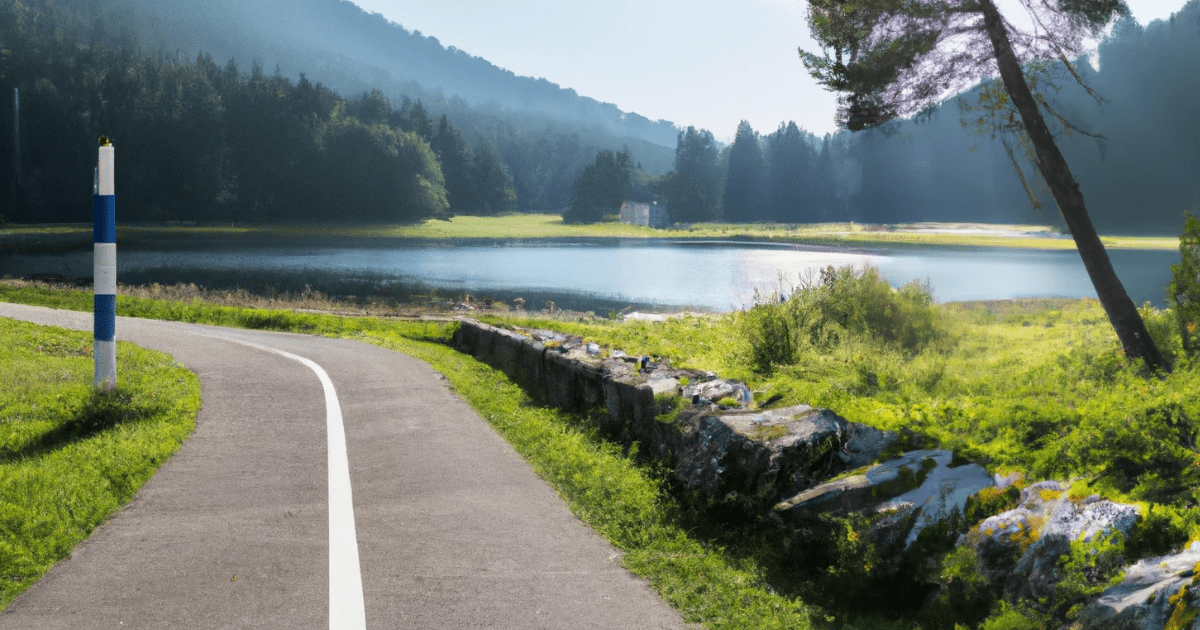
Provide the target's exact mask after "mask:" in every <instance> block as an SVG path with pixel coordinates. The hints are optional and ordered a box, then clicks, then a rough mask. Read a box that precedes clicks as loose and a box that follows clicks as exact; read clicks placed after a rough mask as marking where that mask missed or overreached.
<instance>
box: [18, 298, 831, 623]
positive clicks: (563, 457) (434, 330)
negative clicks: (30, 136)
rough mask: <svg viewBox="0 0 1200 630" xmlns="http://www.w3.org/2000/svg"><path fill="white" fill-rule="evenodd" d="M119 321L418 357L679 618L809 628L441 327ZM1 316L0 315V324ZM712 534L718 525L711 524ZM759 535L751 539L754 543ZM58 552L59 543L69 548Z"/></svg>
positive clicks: (85, 304) (262, 319)
mask: <svg viewBox="0 0 1200 630" xmlns="http://www.w3.org/2000/svg"><path fill="white" fill-rule="evenodd" d="M0 300H3V301H8V302H19V303H26V304H37V305H42V306H51V307H54V308H64V309H72V310H82V311H87V310H90V309H91V294H90V293H88V292H86V291H72V290H65V289H50V288H46V287H32V286H28V285H25V286H21V287H14V286H12V285H11V284H4V283H0ZM117 308H118V312H119V313H120V314H122V315H125V316H136V317H147V318H155V319H171V320H176V321H188V322H198V323H207V324H217V325H225V326H238V327H246V328H259V329H272V330H285V331H291V332H305V333H311V334H323V335H328V336H342V337H348V338H352V339H358V340H362V341H366V342H369V343H374V344H378V345H381V346H384V347H387V348H391V349H394V350H397V351H400V352H404V353H406V354H409V355H411V356H414V357H416V358H418V359H421V360H423V361H426V362H428V363H429V364H430V365H431V366H433V368H434V369H436V370H438V371H439V372H441V373H442V374H444V375H446V377H447V379H448V380H449V382H450V383H451V385H452V387H453V388H454V389H455V391H457V392H458V393H459V395H461V396H462V397H463V398H464V399H465V400H466V401H467V402H468V403H469V404H471V405H472V407H474V408H475V409H476V410H477V411H478V412H479V414H480V416H482V417H483V418H484V419H485V420H486V421H487V422H488V423H489V424H491V426H492V427H494V428H495V430H496V431H497V432H498V433H500V434H501V435H502V436H503V437H504V438H505V439H506V440H508V441H509V443H510V444H512V445H513V447H514V448H515V449H516V450H517V451H518V452H519V453H521V455H522V456H523V457H524V458H525V459H526V460H527V461H528V462H529V463H530V464H531V465H532V466H533V468H534V469H535V470H536V471H537V473H538V474H539V475H540V476H542V478H543V479H545V480H546V481H547V482H548V483H550V484H551V485H552V486H553V487H554V488H555V489H556V490H557V491H558V493H559V494H560V496H562V497H563V498H564V500H566V501H567V503H568V505H569V506H570V508H571V510H572V511H573V512H574V513H575V514H576V515H577V516H579V518H580V519H582V520H583V521H584V522H586V523H588V525H589V526H591V527H592V528H593V529H595V530H596V531H597V532H599V533H600V534H601V535H602V536H604V537H605V538H606V539H608V540H609V541H610V542H611V543H612V544H613V545H614V546H615V547H616V548H617V549H619V550H620V551H621V552H622V553H623V558H622V565H623V566H625V567H626V568H627V569H629V570H630V571H631V572H633V573H634V574H636V575H638V576H640V577H642V578H644V579H645V580H647V582H649V583H650V584H651V586H652V587H653V588H654V589H655V590H656V592H658V594H659V595H660V596H661V597H662V598H663V599H664V600H665V601H667V602H668V603H670V604H671V605H672V606H674V607H676V608H677V609H678V610H679V611H680V612H681V614H682V615H683V617H684V618H685V619H686V620H688V621H690V622H694V623H700V624H703V625H704V626H705V627H707V628H712V629H714V630H716V629H735V628H781V629H782V628H796V629H803V628H810V627H811V620H810V616H811V615H812V614H813V613H814V609H812V608H811V607H809V606H807V605H806V604H805V603H803V602H802V601H801V600H800V599H799V597H798V596H797V595H796V594H795V593H789V594H781V593H779V592H776V590H775V589H774V588H773V587H772V586H771V580H770V576H771V574H772V573H776V572H778V567H775V566H770V565H769V564H764V563H763V562H761V561H760V558H761V557H762V556H761V554H756V553H754V552H753V551H748V549H749V547H746V546H743V547H741V548H737V549H734V548H732V547H729V546H726V545H725V544H721V542H719V541H721V540H727V539H721V538H719V537H718V535H717V534H715V533H711V532H710V534H711V535H704V534H702V535H697V534H696V532H697V530H698V529H703V528H704V527H706V524H704V523H702V522H698V521H697V518H698V516H697V515H696V514H694V513H691V512H689V511H688V510H687V509H686V508H683V507H682V506H680V505H679V504H678V503H676V502H675V500H674V499H672V497H671V496H670V494H669V493H667V492H666V490H665V488H664V475H662V474H661V473H660V472H659V471H656V470H654V469H653V468H646V467H642V466H639V465H637V464H635V463H634V461H633V459H632V457H630V456H627V455H626V454H625V453H623V452H622V450H621V449H620V448H619V447H617V446H615V445H612V444H609V443H606V442H604V441H603V440H602V439H600V437H599V436H598V435H597V434H596V431H595V429H594V425H592V424H591V423H589V422H588V421H587V419H586V418H582V417H579V416H573V415H570V414H564V413H560V412H557V411H554V410H551V409H546V408H542V407H538V406H536V405H534V404H533V402H532V401H531V400H530V399H529V398H528V397H527V396H526V395H525V393H524V392H523V391H522V390H521V389H520V388H519V387H518V386H516V385H515V384H513V383H512V382H511V381H509V380H508V378H507V377H506V376H505V375H504V374H503V373H501V372H498V371H496V370H494V369H492V368H490V367H488V366H486V365H483V364H481V363H479V362H477V361H475V360H474V359H472V358H470V357H467V356H464V355H462V354H460V353H458V352H455V351H454V350H451V349H450V348H449V347H447V346H445V345H444V343H442V342H443V341H444V340H445V339H446V338H447V336H448V334H449V333H450V330H451V329H450V325H448V324H445V323H437V322H412V321H394V320H392V321H389V320H380V319H375V318H347V317H338V316H334V315H324V314H311V313H294V312H290V311H279V310H275V311H269V310H263V309H251V308H239V307H231V306H219V305H211V304H205V303H201V302H198V301H194V302H191V303H178V302H168V301H165V300H155V299H148V298H134V297H129V296H119V298H118V307H117ZM0 321H2V320H0ZM709 527H710V528H712V529H719V528H713V527H711V526H709ZM760 542H761V541H754V545H758V544H760ZM68 549H69V547H68Z"/></svg>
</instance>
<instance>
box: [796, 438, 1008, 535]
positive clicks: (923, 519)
mask: <svg viewBox="0 0 1200 630" xmlns="http://www.w3.org/2000/svg"><path fill="white" fill-rule="evenodd" d="M952 460H953V453H951V452H950V451H946V450H919V451H911V452H908V453H905V454H904V455H901V456H900V457H898V458H896V459H892V460H888V461H886V462H884V463H882V464H877V465H875V466H872V467H870V468H868V469H866V470H864V471H863V472H861V473H859V474H855V475H850V476H848V477H845V478H843V479H836V480H834V481H830V482H827V483H823V484H821V485H819V486H816V487H814V488H810V489H808V490H805V491H803V492H800V493H799V494H797V495H795V496H793V497H791V498H789V499H787V500H786V501H783V502H781V503H779V504H778V505H777V506H776V508H775V509H776V511H778V512H782V513H785V514H787V515H789V516H790V517H791V518H793V519H801V520H802V519H805V518H811V517H812V516H815V515H817V514H820V513H831V514H835V515H845V514H849V513H851V512H861V513H878V514H882V515H886V516H887V518H883V519H877V520H874V521H873V524H872V526H871V531H872V532H873V535H874V536H878V537H881V538H885V539H899V540H903V542H904V544H903V547H904V548H907V547H909V546H910V545H912V543H913V542H915V541H916V540H917V536H918V535H919V534H920V533H921V530H922V529H924V528H925V527H928V526H930V525H932V524H934V523H937V522H939V521H941V520H944V519H947V518H950V516H951V515H953V514H954V513H955V512H958V513H959V514H961V513H962V511H963V510H964V508H965V507H966V503H967V499H968V498H969V497H971V496H972V495H974V494H975V493H977V492H979V491H980V490H982V489H984V488H987V487H990V486H992V485H993V482H992V478H991V476H990V475H988V472H987V470H985V469H984V468H983V467H982V466H980V465H978V464H967V465H965V466H956V467H954V468H951V467H950V464H951V462H952ZM897 528H903V531H902V533H901V532H898V531H897ZM897 537H898V538H897Z"/></svg>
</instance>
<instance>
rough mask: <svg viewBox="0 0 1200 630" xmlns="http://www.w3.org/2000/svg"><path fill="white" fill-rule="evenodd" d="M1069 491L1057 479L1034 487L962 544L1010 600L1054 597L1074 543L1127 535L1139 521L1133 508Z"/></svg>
mask: <svg viewBox="0 0 1200 630" xmlns="http://www.w3.org/2000/svg"><path fill="white" fill-rule="evenodd" d="M1067 491H1068V486H1066V485H1064V484H1060V483H1059V482H1057V481H1040V482H1038V483H1034V484H1031V485H1029V486H1028V487H1026V488H1025V489H1023V490H1022V491H1021V500H1020V503H1019V504H1018V505H1017V507H1016V508H1014V509H1012V510H1009V511H1007V512H1003V513H1001V514H997V515H995V516H992V517H989V518H987V519H985V520H984V521H983V522H981V523H980V524H979V525H977V526H976V527H974V528H973V529H972V530H971V532H969V533H968V534H965V535H964V536H963V537H962V538H960V540H959V544H960V545H961V544H966V545H970V546H972V547H974V549H975V553H976V556H977V558H978V565H979V571H980V574H981V575H982V576H983V577H984V578H986V579H987V580H988V581H989V582H991V583H993V584H996V585H998V586H1000V587H1001V588H1003V590H1004V591H1005V592H1007V593H1009V594H1010V595H1011V596H1013V597H1017V598H1021V599H1029V600H1033V601H1037V600H1039V599H1049V598H1052V597H1053V596H1054V587H1055V585H1057V584H1058V583H1059V582H1060V581H1062V579H1063V574H1062V569H1061V567H1060V565H1059V559H1060V558H1061V557H1062V556H1063V555H1064V554H1066V553H1067V552H1068V551H1070V549H1071V543H1072V542H1085V543H1090V542H1096V541H1098V540H1100V539H1107V538H1109V537H1111V536H1112V535H1113V534H1114V533H1120V534H1121V535H1122V536H1128V535H1129V532H1130V531H1131V530H1132V529H1133V526H1134V524H1135V523H1136V522H1137V519H1138V511H1137V508H1136V507H1134V506H1132V505H1126V504H1122V503H1115V502H1113V501H1107V500H1102V499H1100V497H1098V496H1095V495H1093V496H1090V497H1087V498H1085V499H1082V500H1073V499H1071V498H1070V496H1069V495H1068V492H1067Z"/></svg>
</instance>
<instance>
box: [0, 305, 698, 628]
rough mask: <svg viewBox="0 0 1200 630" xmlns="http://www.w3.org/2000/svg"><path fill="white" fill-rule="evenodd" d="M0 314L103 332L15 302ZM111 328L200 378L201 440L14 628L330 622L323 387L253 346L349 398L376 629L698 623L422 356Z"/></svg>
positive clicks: (59, 569) (240, 335) (307, 340)
mask: <svg viewBox="0 0 1200 630" xmlns="http://www.w3.org/2000/svg"><path fill="white" fill-rule="evenodd" d="M0 316H4V317H12V318H15V319H23V320H27V321H33V322H37V323H43V324H52V325H57V326H63V327H68V328H75V329H83V330H90V329H91V323H92V320H91V314H89V313H75V312H68V311H55V310H51V309H45V308H40V307H31V306H23V305H14V304H7V303H0ZM117 336H118V339H122V340H127V341H133V342H135V343H137V344H139V345H141V346H143V347H147V348H152V349H155V350H162V351H164V352H168V353H170V354H172V355H173V356H174V357H175V359H176V360H177V361H180V362H182V363H183V364H184V365H186V366H187V367H188V368H189V369H191V370H192V371H194V372H196V373H197V375H198V376H199V377H200V382H201V387H202V393H201V396H202V400H203V406H202V408H201V411H200V414H199V416H198V418H197V428H196V432H195V434H193V436H192V437H191V438H190V439H189V440H188V441H187V442H186V443H185V444H184V445H183V447H182V448H181V449H180V451H179V452H178V453H177V454H176V455H175V457H173V458H172V459H171V460H170V461H168V462H167V463H166V464H164V465H163V467H162V468H161V469H160V470H159V472H158V473H157V474H156V475H155V476H154V477H153V478H151V480H150V481H149V482H147V484H146V485H145V486H144V487H143V488H142V490H141V491H140V492H139V494H138V496H137V497H136V498H135V499H134V500H133V502H132V503H130V505H129V506H128V507H127V508H126V509H124V510H123V511H121V512H120V513H118V514H117V515H116V516H114V517H113V518H112V519H111V520H110V521H109V522H108V523H107V525H106V526H104V527H103V528H98V529H97V530H96V531H95V532H94V533H93V535H92V536H91V537H90V538H89V539H88V540H87V541H86V542H84V543H82V544H81V545H80V546H79V547H78V548H77V549H76V550H75V551H74V552H73V553H72V556H71V558H69V559H67V560H64V561H63V562H61V563H59V564H58V565H57V566H55V567H54V568H53V569H52V570H51V571H50V572H49V573H48V574H47V575H46V577H45V578H44V579H43V580H42V581H41V582H39V583H38V584H36V585H35V586H33V587H32V588H31V589H29V590H28V591H27V592H26V593H24V594H22V595H21V596H20V597H19V598H18V599H17V600H16V601H15V602H14V603H13V604H12V605H11V606H10V607H9V609H8V610H7V611H5V612H4V613H3V614H0V630H8V629H14V630H15V629H18V628H20V629H27V628H38V629H41V628H46V629H57V628H64V629H65V628H72V629H75V628H177V627H179V628H329V627H331V620H330V617H329V610H330V605H329V601H330V595H329V592H330V588H329V587H330V584H329V575H330V573H329V562H330V560H329V545H330V541H329V526H328V522H329V509H330V508H329V505H330V503H329V501H328V482H327V479H328V476H327V471H328V466H327V463H326V462H327V455H328V449H327V447H326V422H327V415H326V399H325V396H324V393H323V390H322V385H321V383H320V381H319V380H318V378H317V376H316V375H315V374H314V372H313V371H312V370H311V369H310V368H309V367H306V366H305V365H303V364H301V363H299V362H297V361H296V360H293V359H291V358H288V357H286V356H282V355H280V354H277V353H275V352H270V351H267V350H265V349H263V348H256V347H252V346H249V345H246V343H247V342H248V343H251V344H257V345H260V346H266V347H267V348H271V349H274V350H282V351H284V352H287V353H292V354H295V355H298V356H300V357H305V358H308V359H310V360H311V361H313V362H315V363H316V364H318V365H319V366H320V367H321V368H323V369H324V371H325V372H327V373H328V375H329V377H330V379H331V381H332V384H333V385H334V387H335V388H336V390H337V398H338V400H339V402H340V408H341V412H342V417H343V419H344V424H345V435H346V449H347V457H348V460H349V470H350V479H351V485H352V489H353V511H354V522H355V525H356V527H355V530H356V534H357V546H358V550H359V558H360V566H361V576H362V592H363V599H364V602H365V610H366V627H367V628H372V629H375V628H481V627H488V628H684V627H688V626H687V625H686V624H683V623H682V622H681V621H680V619H679V617H678V614H677V613H676V612H675V611H673V610H671V609H670V608H669V607H667V606H666V605H665V604H663V603H662V602H661V600H659V599H658V598H657V597H656V596H655V595H654V594H653V593H652V592H651V591H650V590H649V588H648V587H647V586H646V585H645V583H643V582H641V581H640V580H638V579H636V578H634V577H633V576H631V575H630V574H629V573H628V572H626V571H625V570H624V569H622V568H620V567H619V566H618V564H617V562H616V555H617V554H616V551H615V550H614V549H613V548H612V547H611V546H610V545H608V544H607V543H606V542H605V541H604V540H603V539H601V538H600V537H599V536H597V535H596V534H595V533H594V532H592V531H591V530H590V529H589V528H587V527H586V526H584V525H583V524H582V523H580V522H579V521H578V520H577V519H576V518H575V517H574V516H573V515H571V514H570V512H569V511H568V510H567V508H566V506H565V505H564V504H563V502H562V501H561V499H559V498H558V497H557V496H556V495H555V493H554V492H553V491H552V490H551V489H550V488H549V487H548V486H547V485H546V484H545V483H544V482H543V481H542V480H541V479H539V478H538V477H537V476H536V475H535V474H534V473H533V471H532V470H531V469H530V467H529V466H528V464H526V463H525V462H524V461H523V460H522V459H521V458H520V457H519V456H518V455H517V454H516V453H515V452H514V451H513V450H512V448H511V447H510V446H509V445H508V444H507V443H505V442H504V441H503V440H502V439H501V438H499V437H498V436H497V435H496V434H495V433H494V432H493V431H492V430H491V429H490V428H489V427H488V426H487V424H486V423H485V422H483V420H482V419H480V418H479V417H478V415H477V414H475V412H474V411H473V410H472V409H470V407H468V406H467V405H466V404H465V403H464V402H463V401H461V400H460V399H458V398H457V397H456V396H454V395H453V394H452V393H451V392H450V391H449V390H448V389H447V387H446V385H445V382H444V380H443V379H442V377H441V376H440V375H439V374H437V373H436V372H434V371H433V370H432V369H431V368H430V367H429V366H428V365H426V364H424V363H422V362H420V361H417V360H415V359H413V358H411V357H408V356H405V355H402V354H399V353H396V352H392V351H390V350H386V349H383V348H379V347H377V346H373V345H370V344H365V343H361V342H354V341H349V340H344V339H327V338H323V337H312V336H305V335H292V334H284V333H268V332H260V331H247V330H237V329H227V328H219V327H213V326H202V325H195V324H182V323H177V322H160V321H153V320H139V319H129V318H119V320H118V323H117ZM119 376H120V374H119V366H118V378H119ZM235 577H236V579H235ZM337 626H338V621H337V620H333V621H332V627H337Z"/></svg>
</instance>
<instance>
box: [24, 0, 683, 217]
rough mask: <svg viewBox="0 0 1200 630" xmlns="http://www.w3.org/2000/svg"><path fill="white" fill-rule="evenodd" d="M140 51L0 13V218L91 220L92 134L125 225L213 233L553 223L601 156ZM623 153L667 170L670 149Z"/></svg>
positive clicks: (591, 139)
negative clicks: (194, 224)
mask: <svg viewBox="0 0 1200 630" xmlns="http://www.w3.org/2000/svg"><path fill="white" fill-rule="evenodd" d="M98 4H101V3H85V5H83V6H85V7H86V6H94V5H98ZM85 42H86V43H85ZM139 42H140V39H139V35H138V33H137V32H135V31H132V30H130V29H129V28H127V25H123V24H117V23H115V22H111V21H108V22H106V21H104V20H99V21H98V22H96V23H94V24H89V23H84V22H83V21H82V20H81V18H80V8H79V7H78V6H75V5H73V4H71V3H59V2H57V1H56V0H25V1H23V2H22V1H18V0H0V95H2V96H0V129H4V130H5V132H4V133H3V134H0V172H3V173H4V174H5V175H6V176H4V177H0V216H6V217H7V218H8V220H15V221H27V222H54V221H86V220H88V219H89V217H90V214H89V212H90V210H89V209H88V207H87V204H86V203H81V202H80V200H81V199H86V197H87V195H88V194H90V182H91V174H92V168H93V166H94V162H95V141H96V138H97V137H98V136H99V135H101V134H105V135H108V136H110V137H112V138H113V140H114V143H115V144H116V146H117V147H118V155H119V163H118V168H117V178H118V180H117V186H118V190H119V191H120V192H119V194H120V197H121V199H120V205H121V216H122V220H151V221H162V220H167V221H171V220H180V221H210V222H212V221H243V222H281V221H283V222H288V221H386V222H395V221H415V220H419V219H423V218H427V217H438V216H449V215H452V214H496V213H501V212H508V211H513V210H517V211H543V212H545V211H552V212H557V211H559V210H561V209H562V208H563V207H564V206H565V205H566V204H567V202H568V201H569V200H570V198H571V193H572V188H573V185H574V182H575V179H576V178H577V177H578V175H579V173H580V172H581V171H582V170H583V168H584V166H586V164H587V163H588V161H590V160H591V159H592V157H594V155H595V154H596V152H597V151H598V150H600V149H601V148H603V147H604V146H605V145H606V144H608V145H611V144H612V143H614V142H615V140H614V138H612V137H611V135H606V134H605V133H603V132H602V131H601V130H598V129H589V128H585V127H580V126H572V125H571V124H567V123H561V124H560V123H552V122H548V121H547V119H545V118H539V117H538V116H536V115H531V114H526V115H521V114H510V115H509V116H508V117H507V118H499V117H496V116H493V115H492V113H491V112H490V110H488V109H487V108H483V109H481V108H476V107H471V106H470V105H468V104H467V103H466V102H465V101H463V100H462V99H459V98H450V99H445V98H444V97H441V96H440V95H434V97H435V100H434V101H433V102H432V103H423V102H422V101H420V100H414V99H411V98H408V97H406V96H401V97H399V98H398V99H396V100H395V101H393V100H392V99H389V97H387V96H386V95H385V94H384V93H383V92H381V91H380V90H378V89H374V90H368V91H365V92H362V93H360V95H358V96H355V97H353V98H344V97H342V96H341V95H339V94H338V93H337V92H336V91H334V90H332V89H330V88H328V87H326V86H324V85H322V84H321V83H319V82H317V83H313V82H311V81H309V80H308V79H307V78H306V77H305V76H304V75H300V78H299V79H298V80H292V79H289V78H287V77H286V76H284V75H283V74H282V72H281V71H280V70H279V69H278V68H276V69H275V71H274V72H272V73H267V72H264V71H263V69H262V67H261V64H258V63H254V64H251V67H250V68H249V69H248V70H247V69H243V68H240V67H239V65H238V64H237V63H236V62H235V61H233V60H230V61H228V62H226V63H224V64H218V63H217V62H216V60H214V59H213V58H212V57H211V56H210V55H208V54H206V53H199V54H197V55H196V56H195V58H194V59H192V58H187V59H184V58H181V57H180V56H179V55H174V54H164V53H159V54H157V55H154V56H150V55H145V54H142V53H141V52H140V50H141V49H140V43H139ZM14 93H16V94H19V103H20V104H19V118H20V121H19V124H14V116H15V115H17V114H18V112H17V105H16V102H15V101H14V98H13V97H14ZM521 116H526V118H521ZM455 121H457V122H455ZM14 129H15V130H16V131H15V132H13V133H11V134H10V133H9V132H8V130H14ZM626 144H627V145H629V144H632V146H633V150H634V151H635V152H637V153H638V154H639V156H640V157H642V158H645V159H646V160H647V162H648V163H649V164H650V167H651V168H657V169H658V172H662V171H664V170H666V169H667V168H669V164H670V162H669V157H667V156H669V151H670V149H668V148H666V147H659V146H657V145H651V144H650V143H646V142H639V141H637V140H630V141H629V142H627V143H626ZM618 146H620V145H618Z"/></svg>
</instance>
